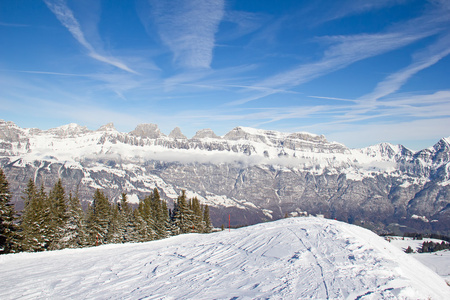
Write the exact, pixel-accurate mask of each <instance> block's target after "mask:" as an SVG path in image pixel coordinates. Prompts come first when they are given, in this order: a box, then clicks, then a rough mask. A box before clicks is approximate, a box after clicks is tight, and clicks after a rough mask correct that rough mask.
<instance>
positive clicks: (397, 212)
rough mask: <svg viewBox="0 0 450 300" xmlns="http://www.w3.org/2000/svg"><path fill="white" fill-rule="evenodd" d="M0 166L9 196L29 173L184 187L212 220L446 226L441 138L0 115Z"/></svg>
mask: <svg viewBox="0 0 450 300" xmlns="http://www.w3.org/2000/svg"><path fill="white" fill-rule="evenodd" d="M0 167H2V168H3V169H4V171H5V173H6V175H7V177H8V180H9V181H10V183H11V187H12V191H13V201H14V202H17V203H18V204H20V202H21V198H20V197H21V191H23V189H24V187H25V184H26V182H27V180H28V179H29V178H33V179H34V180H36V181H37V183H38V184H41V183H43V184H44V185H45V186H46V187H47V188H50V187H51V186H52V185H53V184H54V183H55V182H56V181H57V179H58V178H62V179H63V181H64V183H65V184H66V185H68V188H69V190H72V191H74V190H75V189H76V188H78V189H79V192H80V196H81V198H82V200H90V199H91V197H92V194H93V191H94V189H96V188H101V189H105V191H106V192H107V195H108V196H109V198H110V199H111V200H112V201H116V200H117V199H118V197H119V196H120V194H121V193H122V192H126V193H128V195H129V196H130V199H134V200H135V201H138V199H139V198H142V197H144V196H145V195H147V194H148V193H149V192H150V190H151V189H153V188H154V187H157V188H158V189H160V191H161V194H162V195H163V197H166V198H168V199H175V198H176V197H177V195H178V194H179V193H180V191H181V190H182V189H184V190H186V192H187V193H188V195H191V196H197V197H198V198H199V199H200V201H201V202H203V203H207V204H209V205H211V206H213V210H212V215H213V217H214V218H213V222H214V224H215V225H216V226H220V225H221V224H222V223H226V222H227V220H226V219H227V216H228V214H229V213H233V215H234V216H235V218H234V222H235V224H237V225H245V224H253V223H256V222H260V221H263V220H268V219H269V220H270V219H277V218H280V217H283V216H284V215H285V214H286V213H291V212H295V211H298V210H300V211H307V212H309V213H313V214H319V213H320V214H325V215H326V216H328V217H331V218H337V219H339V220H344V221H349V222H366V223H367V222H369V223H370V224H372V225H374V226H375V227H376V228H374V229H376V230H383V228H386V226H388V225H389V224H400V225H401V226H400V227H398V226H397V227H396V228H404V230H413V231H414V230H431V231H439V232H441V233H444V234H445V233H447V234H450V225H449V224H450V175H449V174H450V146H449V143H448V139H442V140H440V141H439V142H438V143H437V144H436V145H435V146H433V147H430V148H428V149H424V150H422V151H418V152H413V151H411V150H409V149H407V148H405V147H403V146H401V145H397V146H395V145H391V144H387V143H382V144H379V145H375V146H370V147H367V148H363V149H349V148H347V147H345V146H344V145H342V144H339V143H337V142H329V141H327V140H326V138H325V137H324V136H319V135H315V134H310V133H304V132H303V133H281V132H277V131H271V130H262V129H254V128H248V127H236V128H234V129H232V130H231V131H230V132H228V133H227V134H225V135H224V136H221V137H219V136H217V135H216V134H215V133H214V132H213V131H212V130H211V129H203V130H199V131H198V132H197V133H196V135H195V136H194V137H192V138H191V139H188V138H186V137H185V136H184V135H183V134H182V132H181V130H180V129H179V128H176V129H174V131H172V132H171V133H170V134H169V135H168V136H167V135H165V134H163V133H162V132H161V131H160V130H159V128H158V126H157V125H155V124H141V125H138V126H137V127H136V129H135V130H133V131H131V132H130V133H122V132H118V131H117V130H116V129H115V128H114V125H113V124H112V123H110V124H107V125H105V126H102V127H101V128H100V129H98V130H96V131H92V130H89V129H87V128H86V127H83V126H79V125H76V124H69V125H65V126H61V127H58V128H55V129H50V130H39V129H24V128H20V127H18V126H17V125H15V124H14V123H12V122H5V121H0ZM18 207H20V205H18ZM413 215H417V216H423V217H424V218H426V219H427V220H430V222H429V223H427V224H424V223H423V222H422V223H421V222H419V221H417V220H416V219H412V218H411V217H412V216H413ZM402 226H403V227H402ZM402 230H403V229H402Z"/></svg>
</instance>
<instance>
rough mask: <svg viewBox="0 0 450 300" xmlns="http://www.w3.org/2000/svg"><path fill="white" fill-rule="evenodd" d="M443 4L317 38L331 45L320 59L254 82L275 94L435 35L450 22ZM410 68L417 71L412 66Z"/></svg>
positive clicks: (353, 8)
mask: <svg viewBox="0 0 450 300" xmlns="http://www.w3.org/2000/svg"><path fill="white" fill-rule="evenodd" d="M401 2H403V1H398V3H401ZM386 5H390V4H389V3H388V2H387V1H382V3H379V4H377V5H368V4H365V2H364V3H363V2H358V3H356V4H352V5H350V4H349V7H347V10H348V11H342V12H341V13H340V14H338V15H339V16H340V15H342V16H344V15H349V14H355V13H358V12H363V11H368V10H370V9H376V8H380V7H383V6H386ZM443 5H444V4H440V3H439V2H436V4H435V5H434V6H433V7H432V9H429V10H428V11H426V12H425V13H424V14H423V15H421V16H419V17H416V18H413V19H411V20H408V21H405V22H403V23H398V24H395V25H393V26H390V27H389V28H387V29H386V30H384V31H383V32H379V33H372V34H367V33H363V34H357V35H348V36H345V35H339V36H325V37H320V38H316V40H317V41H320V42H323V43H324V44H328V45H330V46H329V47H328V48H326V49H325V51H324V53H323V56H322V58H321V59H319V60H316V61H314V62H310V63H306V64H301V65H298V66H296V67H294V68H291V69H290V70H286V71H282V72H279V73H278V74H275V75H272V76H269V77H267V78H266V79H264V80H261V81H259V82H256V83H255V84H254V86H256V87H264V88H271V89H273V93H272V94H275V93H276V92H275V90H276V89H281V90H285V89H290V88H293V87H296V86H299V85H301V84H304V83H306V82H309V81H311V80H313V79H316V78H319V77H321V76H323V75H326V74H329V73H332V72H335V71H337V70H340V69H343V68H346V67H348V66H349V65H351V64H353V63H355V62H358V61H361V60H364V59H367V58H370V57H374V56H378V55H381V54H384V53H387V52H390V51H393V50H396V49H400V48H402V47H405V46H407V45H410V44H411V43H414V42H416V41H418V40H421V39H423V38H426V37H429V36H432V35H436V34H438V33H440V32H442V31H443V30H445V28H446V27H447V26H448V23H449V20H448V10H447V9H445V7H444V6H443ZM425 65H426V63H425ZM425 65H423V66H416V68H419V69H420V68H421V67H422V68H423V67H425ZM411 71H412V72H413V73H414V71H413V70H412V69H411V70H410V72H411ZM267 95H268V94H267V93H261V94H260V96H258V95H253V96H251V97H246V98H244V99H239V100H235V101H233V102H231V104H232V105H241V104H244V103H247V102H249V101H254V100H258V99H260V98H263V97H266V96H267Z"/></svg>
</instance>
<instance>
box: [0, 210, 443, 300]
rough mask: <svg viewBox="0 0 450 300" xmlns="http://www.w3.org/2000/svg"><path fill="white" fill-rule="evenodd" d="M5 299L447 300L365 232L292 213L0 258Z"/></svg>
mask: <svg viewBox="0 0 450 300" xmlns="http://www.w3.org/2000/svg"><path fill="white" fill-rule="evenodd" d="M0 268H1V270H2V272H1V273H0V280H1V282H2V283H3V288H2V289H0V298H1V299H19V298H20V299H36V298H49V299H54V298H58V299H100V298H101V299H119V298H127V299H144V298H145V299H268V298H270V299H436V300H437V299H450V287H448V286H447V284H446V283H445V281H444V280H443V279H442V278H440V277H439V276H438V275H437V274H436V273H434V272H433V271H431V270H430V269H429V268H427V267H425V266H424V265H422V264H421V263H420V262H418V261H417V260H415V259H414V258H413V257H411V256H408V255H407V254H405V253H403V252H402V251H401V250H399V249H397V248H396V247H395V246H393V245H391V244H389V243H388V242H386V241H385V240H384V239H383V238H381V237H378V236H377V235H375V234H374V233H372V232H371V231H368V230H366V229H363V228H360V227H357V226H353V225H348V224H345V223H341V222H338V221H332V220H326V219H319V218H290V219H284V220H280V221H276V222H271V223H265V224H259V225H255V226H251V227H246V228H241V229H237V230H232V231H231V232H228V231H223V232H218V233H213V234H208V235H201V234H187V235H181V236H176V237H172V238H168V239H165V240H159V241H153V242H148V243H141V244H124V245H106V246H99V247H96V248H86V249H73V250H69V249H66V250H60V251H49V252H41V253H19V254H8V255H3V256H0Z"/></svg>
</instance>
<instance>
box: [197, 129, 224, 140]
mask: <svg viewBox="0 0 450 300" xmlns="http://www.w3.org/2000/svg"><path fill="white" fill-rule="evenodd" d="M192 138H193V139H202V138H211V139H220V137H219V136H217V135H216V134H215V133H214V131H212V129H209V128H206V129H202V130H199V131H197V133H196V134H195V135H194V136H193V137H192Z"/></svg>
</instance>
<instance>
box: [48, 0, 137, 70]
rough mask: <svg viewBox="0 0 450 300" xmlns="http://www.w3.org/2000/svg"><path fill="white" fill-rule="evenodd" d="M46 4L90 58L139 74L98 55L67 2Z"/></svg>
mask: <svg viewBox="0 0 450 300" xmlns="http://www.w3.org/2000/svg"><path fill="white" fill-rule="evenodd" d="M44 2H45V4H46V5H47V7H48V8H49V9H50V10H51V11H52V12H53V14H54V15H55V16H56V18H57V19H58V20H59V21H60V22H61V24H62V25H63V26H64V27H66V28H67V30H69V32H70V33H71V34H72V36H73V37H74V38H75V39H76V40H77V41H78V42H79V43H80V44H81V45H82V46H83V47H84V48H85V49H86V50H87V51H88V55H89V56H90V57H92V58H93V59H96V60H98V61H101V62H104V63H106V64H109V65H112V66H114V67H116V68H119V69H121V70H124V71H127V72H129V73H134V74H137V72H136V71H134V70H132V69H131V68H129V67H128V66H127V65H126V64H125V63H123V62H121V61H120V60H118V59H116V58H114V57H110V56H105V55H101V54H100V53H98V51H97V50H96V49H95V48H94V47H93V46H92V45H91V43H89V42H88V41H87V39H86V37H85V35H84V33H83V31H82V30H81V26H80V24H79V23H78V20H77V19H76V18H75V16H74V15H73V12H72V10H71V9H70V8H69V7H68V6H67V3H66V1H65V0H44Z"/></svg>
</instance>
